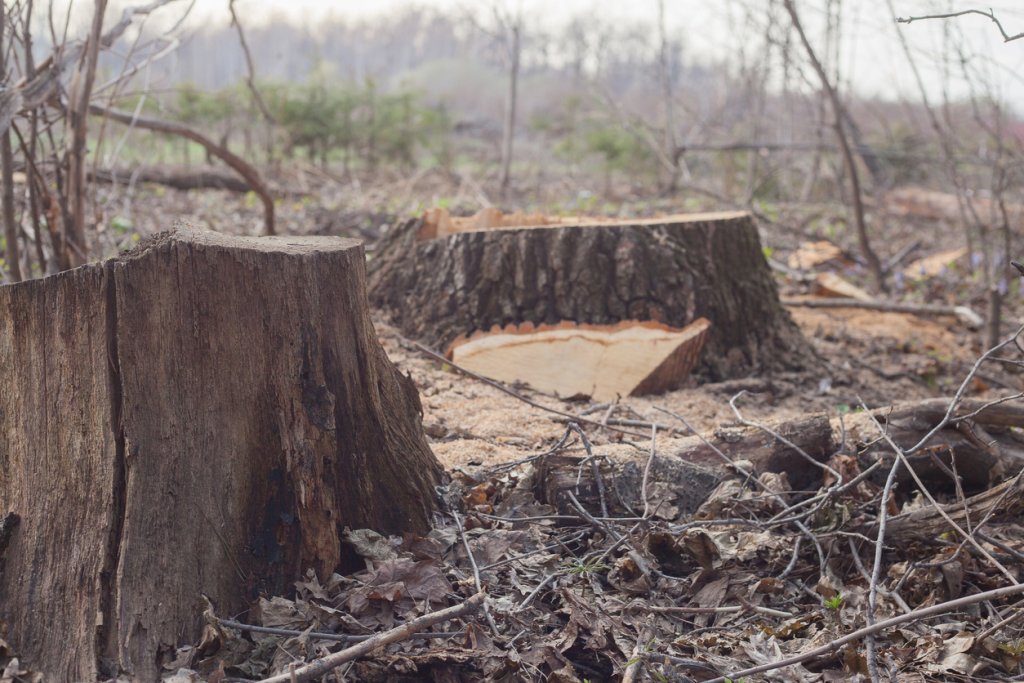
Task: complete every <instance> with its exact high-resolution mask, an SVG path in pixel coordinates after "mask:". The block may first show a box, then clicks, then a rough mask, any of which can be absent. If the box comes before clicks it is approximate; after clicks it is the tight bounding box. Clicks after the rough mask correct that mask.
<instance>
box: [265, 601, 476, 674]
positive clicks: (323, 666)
mask: <svg viewBox="0 0 1024 683" xmlns="http://www.w3.org/2000/svg"><path fill="white" fill-rule="evenodd" d="M486 597H487V594H486V593H484V592H483V591H481V592H479V593H476V594H475V595H473V596H472V597H470V598H469V599H468V600H466V601H465V602H463V603H460V604H458V605H453V606H452V607H448V608H446V609H443V610H438V611H437V612H431V613H430V614H424V615H423V616H421V617H417V618H415V619H413V620H412V621H409V622H406V623H404V624H402V625H401V626H396V627H395V628H393V629H390V630H388V631H385V632H384V633H380V634H378V635H376V636H374V637H372V638H370V639H369V640H364V641H363V642H361V643H359V644H357V645H353V646H352V647H349V648H345V649H344V650H339V651H338V652H333V653H331V654H329V655H327V656H326V657H322V658H321V659H317V660H315V661H313V662H310V663H309V664H306V665H305V666H302V667H299V668H297V669H294V670H293V671H290V672H288V673H284V674H278V675H277V676H271V677H270V678H264V679H263V680H261V681H259V683H301V682H302V681H311V680H313V679H315V678H318V677H320V676H323V675H324V674H326V673H327V672H329V671H332V670H333V669H336V668H338V667H339V666H341V665H342V664H344V663H345V662H350V661H352V660H353V659H358V658H359V657H362V656H364V655H367V654H369V653H371V652H373V651H374V650H376V649H378V648H382V647H384V646H386V645H392V644H394V643H399V642H401V641H403V640H408V639H410V638H412V637H413V636H414V635H416V633H418V632H419V631H422V630H424V629H427V628H430V627H431V626H433V625H434V624H439V623H441V622H442V621H448V620H449V619H455V618H457V617H461V616H463V615H466V614H470V613H472V612H475V611H477V610H478V609H480V606H481V605H483V603H484V599H485V598H486Z"/></svg>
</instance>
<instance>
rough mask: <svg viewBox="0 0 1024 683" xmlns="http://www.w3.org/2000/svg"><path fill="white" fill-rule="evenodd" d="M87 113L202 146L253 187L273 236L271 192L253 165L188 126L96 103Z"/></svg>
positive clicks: (267, 229) (267, 231) (272, 200)
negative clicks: (174, 136) (136, 114)
mask: <svg viewBox="0 0 1024 683" xmlns="http://www.w3.org/2000/svg"><path fill="white" fill-rule="evenodd" d="M89 113H90V114H93V115H95V116H105V117H107V118H109V119H110V120H111V121H116V122H117V123H121V124H124V125H126V126H133V127H135V128H143V129H145V130H152V131H156V132H158V133H166V134H168V135H177V136H179V137H183V138H186V139H188V140H192V141H193V142H196V143H198V144H200V145H202V146H203V148H204V149H206V150H207V151H208V152H209V153H210V154H212V155H213V156H215V157H217V158H218V159H220V160H221V161H223V162H224V163H225V164H227V165H228V166H230V167H231V169H232V170H233V171H235V172H236V173H237V174H238V175H240V176H242V177H243V178H244V179H245V181H246V182H247V183H249V186H250V187H252V191H253V192H255V193H256V195H257V196H258V197H259V198H260V201H261V202H263V225H264V230H265V232H266V234H268V235H274V234H276V232H275V228H274V198H273V195H272V194H271V193H270V190H269V188H268V187H267V185H266V184H265V183H264V182H263V178H262V177H261V176H260V173H259V171H257V170H256V169H255V168H253V167H252V165H251V164H250V163H249V162H247V161H246V160H245V159H243V158H241V157H240V156H238V155H237V154H234V153H233V152H231V151H230V150H229V149H227V148H225V147H223V146H221V145H218V144H217V143H216V142H214V141H213V140H211V139H209V138H208V137H206V136H205V135H203V134H202V133H199V132H198V131H195V130H192V129H191V128H189V127H188V126H183V125H181V124H179V123H174V122H172V121H161V120H159V119H150V118H145V117H142V116H135V115H133V114H131V113H128V112H123V111H118V110H116V109H110V108H107V107H101V106H100V105H98V104H90V105H89Z"/></svg>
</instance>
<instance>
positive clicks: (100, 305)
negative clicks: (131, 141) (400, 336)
mask: <svg viewBox="0 0 1024 683" xmlns="http://www.w3.org/2000/svg"><path fill="white" fill-rule="evenodd" d="M0 375H2V376H3V377H4V382H3V384H2V385H0V439H2V443H0V465H2V467H0V504H2V510H0V513H8V512H13V513H15V514H16V515H18V516H19V517H20V525H19V526H18V527H17V528H16V529H15V530H14V531H13V533H12V534H11V535H10V537H9V542H8V543H7V544H6V547H3V548H0V551H2V555H0V558H2V561H3V564H2V575H0V620H2V621H3V623H4V625H5V627H6V633H5V638H6V640H7V641H8V642H9V643H10V644H11V646H12V647H13V649H14V650H15V651H16V652H17V653H18V654H19V655H20V656H21V661H22V663H24V664H27V665H28V666H29V667H32V668H34V669H37V670H41V671H42V672H43V673H45V674H46V675H47V677H48V679H49V680H54V681H70V680H96V679H97V678H98V677H106V676H113V675H116V674H119V673H123V674H125V675H127V676H129V677H130V678H132V679H133V680H142V681H151V680H156V678H157V677H158V672H159V664H160V661H161V659H162V658H163V657H165V656H167V655H172V654H173V653H174V650H175V647H176V646H178V645H181V644H184V643H190V642H194V639H195V638H196V636H197V635H198V633H199V629H200V627H201V619H200V617H201V611H202V606H201V603H200V594H205V595H207V596H209V597H210V598H211V599H212V600H213V602H214V603H215V605H216V606H217V608H218V609H219V610H220V611H222V613H227V614H231V613H236V612H239V611H241V610H243V609H244V608H246V607H247V606H248V605H249V602H250V600H251V599H252V598H254V597H255V596H256V595H257V594H259V593H266V594H281V593H287V592H290V591H291V590H292V588H293V586H292V582H293V581H294V580H295V579H297V578H298V577H300V576H301V575H302V573H303V572H304V570H305V569H307V568H310V567H312V568H315V569H316V570H317V571H318V572H320V573H321V575H324V574H327V573H329V572H330V571H332V570H333V569H334V568H335V567H336V566H338V565H339V563H344V562H346V558H347V559H348V560H354V559H355V558H354V555H347V554H346V550H345V548H344V547H343V546H342V544H341V541H340V540H339V538H340V532H341V531H342V530H343V528H344V527H345V526H350V527H353V528H359V527H369V528H373V529H377V530H379V531H381V532H385V533H396V532H402V531H423V530H425V529H426V528H427V527H428V520H429V516H430V514H431V513H432V511H433V509H434V502H433V501H434V486H435V485H436V484H438V483H440V481H441V479H442V477H443V473H442V471H441V468H440V467H439V465H438V463H437V462H436V460H435V459H434V457H433V455H432V454H431V452H430V450H429V449H428V447H427V445H426V442H425V440H424V437H423V434H422V430H421V426H420V422H419V413H420V405H419V398H418V396H417V393H416V390H415V388H414V386H413V384H412V382H411V381H410V380H409V379H407V378H406V377H404V376H402V375H401V374H400V373H399V372H398V371H397V370H396V368H395V367H394V366H393V365H392V364H391V363H390V362H389V361H388V359H387V357H386V356H385V354H384V351H383V349H382V348H381V347H380V345H379V343H378V341H377V339H376V337H375V334H374V330H373V327H372V324H371V322H370V319H369V315H368V310H367V301H366V293H365V266H364V257H363V250H362V247H361V246H360V244H359V243H358V242H356V241H354V240H346V239H341V238H295V237H289V238H235V237H225V236H219V235H216V234H213V233H208V232H201V231H191V230H190V231H182V232H178V233H171V234H165V235H162V236H160V237H158V238H156V239H155V240H153V241H152V242H150V243H148V244H147V245H145V246H143V247H141V248H139V249H137V250H136V251H134V252H132V253H130V254H126V255H124V256H122V257H120V258H117V259H113V260H110V261H107V262H104V263H101V264H94V265H87V266H83V267H81V268H78V269H75V270H72V271H68V272H65V273H62V274H60V275H56V276H54V277H50V278H46V279H43V280H35V281H30V282H24V283H21V284H16V285H11V286H7V287H0ZM12 519H13V518H12Z"/></svg>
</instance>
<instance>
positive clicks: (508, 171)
mask: <svg viewBox="0 0 1024 683" xmlns="http://www.w3.org/2000/svg"><path fill="white" fill-rule="evenodd" d="M509 31H510V33H511V36H510V38H509V45H508V96H507V98H506V99H505V126H504V130H503V131H502V136H501V180H500V186H501V195H502V196H503V197H504V196H505V194H506V193H507V192H508V186H509V183H510V182H511V180H512V142H513V139H514V138H515V131H516V107H517V105H518V95H519V93H518V90H519V46H520V33H521V31H522V27H521V26H520V25H519V23H518V20H517V21H516V23H513V24H512V25H511V26H510V27H509Z"/></svg>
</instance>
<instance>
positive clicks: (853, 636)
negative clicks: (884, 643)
mask: <svg viewBox="0 0 1024 683" xmlns="http://www.w3.org/2000/svg"><path fill="white" fill-rule="evenodd" d="M1019 593H1024V584H1017V585H1015V586H1004V587H1002V588H996V589H994V590H990V591H985V592H984V593H977V594H975V595H968V596H965V597H962V598H957V599H956V600H949V601H947V602H942V603H939V604H938V605H932V606H931V607H925V608H924V609H919V610H914V611H913V612H910V613H909V614H900V615H899V616H895V617H892V618H890V619H885V620H884V621H880V622H878V623H876V624H874V625H872V626H865V627H863V628H859V629H857V630H856V631H854V632H852V633H848V634H846V635H845V636H842V637H841V638H837V639H836V640H833V641H831V642H830V643H828V644H827V645H822V646H821V647H817V648H814V649H813V650H810V651H808V652H804V653H802V654H799V655H796V656H794V657H789V658H787V659H782V660H779V661H777V662H772V663H770V664H762V665H760V666H754V667H751V668H749V669H743V670H742V671H737V672H735V673H731V674H729V676H728V678H726V677H725V676H720V677H718V678H715V679H713V680H710V681H705V683H725V681H726V680H733V681H735V680H737V679H739V678H740V677H743V676H753V675H755V674H759V673H764V672H765V671H775V670H776V669H781V668H783V667H787V666H793V665H794V664H801V663H803V662H806V661H807V660H809V659H814V658H816V657H821V656H822V655H827V654H832V653H833V652H836V651H837V650H839V648H841V647H842V646H844V645H846V644H847V643H852V642H854V641H856V640H860V639H861V638H864V637H866V636H869V635H874V634H876V633H881V632H882V631H885V630H887V629H890V628H893V627H894V626H899V625H901V624H906V623H910V622H914V621H920V620H921V619H927V618H929V617H934V616H938V615H941V614H946V613H947V612H952V611H954V610H957V609H960V608H961V607H966V606H968V605H974V604H977V603H979V602H985V601H986V600H999V599H1000V598H1005V597H1008V596H1011V595H1017V594H1019Z"/></svg>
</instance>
